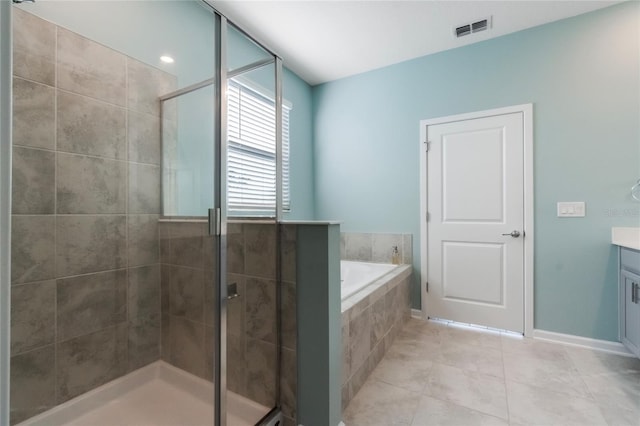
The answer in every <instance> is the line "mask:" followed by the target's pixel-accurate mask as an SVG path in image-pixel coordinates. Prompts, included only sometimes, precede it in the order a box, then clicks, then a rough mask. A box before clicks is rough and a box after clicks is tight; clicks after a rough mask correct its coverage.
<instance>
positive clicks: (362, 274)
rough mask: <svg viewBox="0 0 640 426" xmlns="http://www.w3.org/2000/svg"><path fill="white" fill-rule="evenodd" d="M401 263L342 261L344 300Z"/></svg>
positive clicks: (341, 272)
mask: <svg viewBox="0 0 640 426" xmlns="http://www.w3.org/2000/svg"><path fill="white" fill-rule="evenodd" d="M398 266H400V265H393V264H389V263H369V262H354V261H350V260H341V261H340V280H341V283H342V284H341V288H342V300H345V299H347V298H349V297H351V296H353V295H354V294H356V293H358V292H359V291H361V290H363V289H364V288H366V287H367V286H368V285H369V284H371V283H373V282H374V281H376V280H378V279H379V278H380V277H382V276H384V275H386V274H388V273H389V272H391V271H393V270H394V269H396V268H397V267H398Z"/></svg>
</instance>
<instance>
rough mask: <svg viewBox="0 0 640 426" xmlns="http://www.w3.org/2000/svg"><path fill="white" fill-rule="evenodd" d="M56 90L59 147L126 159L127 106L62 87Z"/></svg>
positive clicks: (70, 150)
mask: <svg viewBox="0 0 640 426" xmlns="http://www.w3.org/2000/svg"><path fill="white" fill-rule="evenodd" d="M57 94H58V96H57V102H56V108H57V114H58V115H57V120H58V121H57V124H56V134H57V138H58V150H59V151H64V152H73V153H77V154H87V155H96V156H99V157H107V158H114V159H119V160H126V159H127V137H126V136H127V135H126V110H125V109H124V108H120V107H117V106H114V105H111V104H108V103H105V102H102V101H97V100H95V99H91V98H88V97H86V96H79V95H75V94H73V93H68V92H64V91H62V90H58V91H57Z"/></svg>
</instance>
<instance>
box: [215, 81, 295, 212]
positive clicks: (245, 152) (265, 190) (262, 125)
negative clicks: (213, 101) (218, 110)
mask: <svg viewBox="0 0 640 426" xmlns="http://www.w3.org/2000/svg"><path fill="white" fill-rule="evenodd" d="M228 99H229V114H228V117H229V119H228V135H229V146H228V159H227V160H228V161H227V164H228V169H229V173H228V182H227V191H228V192H227V200H228V205H229V209H230V210H231V211H232V212H233V211H236V212H238V211H260V212H265V211H273V210H275V207H276V131H275V130H276V129H275V122H276V115H275V103H274V101H273V100H272V99H270V98H268V97H266V96H264V95H262V94H261V93H259V92H258V91H256V90H254V89H252V88H250V87H247V86H246V85H244V84H242V83H239V82H237V81H234V80H231V81H230V82H229V93H228ZM289 111H290V108H289V107H287V106H284V105H283V107H282V157H283V159H282V168H283V172H282V177H283V182H282V199H283V207H284V209H285V210H289V208H290V205H291V199H290V198H291V197H290V190H289V189H290V185H289Z"/></svg>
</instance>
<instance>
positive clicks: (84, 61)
mask: <svg viewBox="0 0 640 426" xmlns="http://www.w3.org/2000/svg"><path fill="white" fill-rule="evenodd" d="M13 10H14V83H13V90H14V94H13V96H14V97H13V101H14V110H13V112H14V121H13V143H14V149H13V200H12V203H13V205H12V213H13V217H12V221H13V224H12V234H13V235H12V264H11V268H12V271H11V280H12V289H11V293H12V297H11V318H12V319H11V335H12V341H11V403H12V405H11V422H12V423H16V422H18V421H21V420H23V419H26V418H28V417H31V416H33V415H35V414H37V413H39V412H42V411H45V410H47V409H49V408H51V407H53V406H55V405H57V404H60V403H62V402H65V401H67V400H68V399H70V398H73V397H75V396H77V395H80V394H82V393H84V392H86V391H88V390H91V389H93V388H95V387H97V386H99V385H101V384H103V383H105V382H107V381H110V380H112V379H114V378H116V377H118V376H120V375H123V374H125V373H127V372H128V371H131V370H134V369H136V368H138V367H141V366H143V365H145V364H147V363H149V362H152V361H154V360H156V359H158V358H159V356H160V267H159V264H158V263H159V247H158V228H157V220H158V215H159V213H160V167H159V164H160V135H159V128H160V126H159V103H158V99H157V98H158V96H159V95H160V94H163V93H167V92H170V91H171V90H173V89H175V87H176V81H175V78H174V77H173V76H171V75H169V74H166V73H164V72H162V71H159V70H157V69H155V68H152V67H150V66H148V65H145V64H143V63H141V62H139V61H137V60H135V59H132V58H129V57H127V56H125V55H123V54H121V53H119V52H116V51H114V50H112V49H109V48H107V47H105V46H103V45H100V44H98V43H96V42H94V41H91V40H89V39H86V38H84V37H82V36H80V35H78V34H76V33H73V32H71V31H69V30H66V29H64V28H62V27H59V26H56V25H54V24H52V23H50V22H47V21H44V20H42V19H40V18H37V17H36V16H34V15H31V14H29V13H27V12H25V11H23V10H20V9H19V8H17V7H14V9H13Z"/></svg>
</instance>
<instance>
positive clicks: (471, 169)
mask: <svg viewBox="0 0 640 426" xmlns="http://www.w3.org/2000/svg"><path fill="white" fill-rule="evenodd" d="M427 136H428V141H429V142H430V143H429V149H428V152H427V211H428V213H429V219H428V222H427V239H428V244H427V263H428V268H427V269H428V274H427V280H428V283H429V292H428V293H427V300H426V302H427V303H426V307H427V314H428V316H429V317H436V318H442V319H448V320H452V321H458V322H464V323H470V324H478V325H484V326H487V327H494V328H499V329H505V330H511V331H515V332H519V333H522V332H523V331H524V243H523V241H524V129H523V114H522V113H520V112H518V113H510V114H503V115H494V116H489V117H484V118H476V119H468V120H462V121H454V122H448V123H444V124H436V125H429V126H428V127H427Z"/></svg>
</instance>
